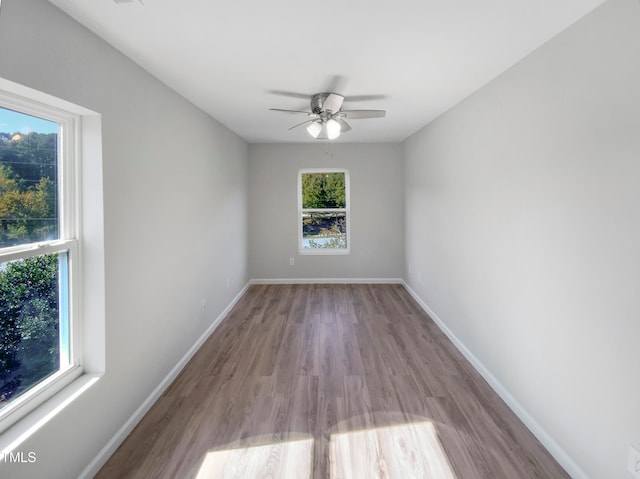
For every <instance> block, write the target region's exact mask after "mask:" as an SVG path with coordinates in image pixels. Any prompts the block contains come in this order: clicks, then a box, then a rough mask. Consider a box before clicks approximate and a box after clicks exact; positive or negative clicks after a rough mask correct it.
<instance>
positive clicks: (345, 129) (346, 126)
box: [336, 118, 351, 133]
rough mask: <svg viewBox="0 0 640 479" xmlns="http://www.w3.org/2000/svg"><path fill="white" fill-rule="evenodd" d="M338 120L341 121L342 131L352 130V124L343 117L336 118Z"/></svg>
mask: <svg viewBox="0 0 640 479" xmlns="http://www.w3.org/2000/svg"><path fill="white" fill-rule="evenodd" d="M336 121H337V122H338V123H340V131H341V132H342V133H344V132H346V131H349V130H351V126H350V125H349V123H347V122H346V121H344V120H343V119H342V118H336Z"/></svg>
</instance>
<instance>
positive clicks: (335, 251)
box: [297, 168, 351, 255]
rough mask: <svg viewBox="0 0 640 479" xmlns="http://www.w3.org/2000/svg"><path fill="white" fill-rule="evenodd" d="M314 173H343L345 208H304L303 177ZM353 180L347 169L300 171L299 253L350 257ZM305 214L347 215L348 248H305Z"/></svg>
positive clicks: (305, 169)
mask: <svg viewBox="0 0 640 479" xmlns="http://www.w3.org/2000/svg"><path fill="white" fill-rule="evenodd" d="M312 173H343V174H344V189H345V192H344V193H345V207H344V208H303V207H302V206H303V205H302V175H304V174H312ZM350 204H351V179H350V176H349V170H347V169H346V168H301V169H300V170H298V219H297V221H298V252H299V253H300V254H301V255H348V254H350V252H351V206H350ZM305 212H310V213H315V212H318V213H322V212H326V213H342V212H344V213H345V222H346V240H347V247H346V248H305V247H304V237H303V228H302V220H303V215H304V213H305Z"/></svg>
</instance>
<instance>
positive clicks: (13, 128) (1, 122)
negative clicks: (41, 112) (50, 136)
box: [0, 108, 58, 135]
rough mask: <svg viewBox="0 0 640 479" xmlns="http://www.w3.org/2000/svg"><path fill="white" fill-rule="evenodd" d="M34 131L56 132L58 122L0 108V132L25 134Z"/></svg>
mask: <svg viewBox="0 0 640 479" xmlns="http://www.w3.org/2000/svg"><path fill="white" fill-rule="evenodd" d="M34 131H35V132H36V133H58V124H57V123H55V122H52V121H49V120H43V119H41V118H36V117H35V116H30V115H24V114H22V113H18V112H15V111H11V110H7V109H5V108H0V132H3V133H22V134H23V135H27V134H29V133H31V132H34Z"/></svg>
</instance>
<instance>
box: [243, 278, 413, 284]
mask: <svg viewBox="0 0 640 479" xmlns="http://www.w3.org/2000/svg"><path fill="white" fill-rule="evenodd" d="M249 283H250V284H403V280H402V278H264V279H252V280H251V281H250V282H249Z"/></svg>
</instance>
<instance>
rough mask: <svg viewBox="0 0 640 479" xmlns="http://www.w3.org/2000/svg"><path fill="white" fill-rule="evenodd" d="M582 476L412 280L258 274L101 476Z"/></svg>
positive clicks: (108, 478)
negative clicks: (314, 279)
mask: <svg viewBox="0 0 640 479" xmlns="http://www.w3.org/2000/svg"><path fill="white" fill-rule="evenodd" d="M96 477H97V478H99V479H112V478H116V477H117V478H120V479H122V478H153V479H157V478H172V479H173V478H198V479H209V478H215V479H229V478H239V479H240V478H242V479H253V478H267V477H269V478H295V479H301V478H310V477H311V478H314V479H349V478H354V479H355V478H363V479H373V478H390V479H395V478H397V479H407V478H434V479H449V478H458V479H475V478H487V479H489V478H490V479H500V478H504V479H518V478H524V479H527V478H545V479H553V478H568V477H569V476H568V475H567V474H566V473H565V472H564V471H563V470H562V468H561V467H560V466H559V465H558V464H557V463H556V462H555V461H554V460H553V458H552V457H551V456H550V455H549V454H548V453H547V452H546V451H545V450H544V448H543V447H542V446H541V445H540V443H539V442H538V441H537V440H536V439H535V438H534V437H533V436H532V435H531V433H530V432H529V431H528V430H527V429H526V428H525V427H524V426H523V425H522V424H521V423H520V421H519V420H518V419H517V418H516V417H515V415H514V414H513V413H512V412H511V411H510V410H509V409H508V408H507V406H506V405H505V404H504V403H503V402H502V401H501V400H500V399H499V398H498V396H497V395H496V394H495V393H494V392H493V391H492V390H491V389H490V388H489V386H488V385H487V384H486V383H485V382H484V380H483V379H482V378H481V377H480V376H479V375H478V373H477V372H476V371H475V370H474V369H473V368H472V367H471V366H470V365H469V364H468V362H467V361H466V360H465V359H464V358H463V356H462V355H461V354H460V353H459V352H458V350H457V349H456V348H455V347H454V346H453V345H452V344H451V342H450V341H449V340H448V339H447V338H446V337H445V336H444V335H443V334H442V332H441V331H440V330H439V329H438V327H437V326H436V325H435V324H434V323H433V321H432V320H431V319H430V318H429V317H428V316H427V315H426V314H425V313H424V312H423V311H422V309H421V308H420V307H419V306H418V305H417V304H416V303H415V302H414V301H413V299H412V298H411V297H410V296H409V294H408V293H407V292H406V290H405V289H404V288H403V287H402V286H401V285H367V284H354V285H344V284H340V285H254V286H251V287H250V289H249V290H248V292H247V293H246V295H245V296H244V297H243V298H242V299H241V300H240V301H239V302H238V304H237V305H236V306H235V308H234V309H233V310H232V311H231V313H230V314H229V316H228V317H227V318H226V319H225V320H224V321H223V322H222V324H221V325H220V326H219V327H218V329H217V330H216V331H215V332H214V333H213V334H212V335H211V337H210V338H209V339H208V340H207V342H206V343H205V344H204V346H203V347H202V348H201V349H200V351H198V353H196V355H195V356H194V357H193V358H192V360H191V361H190V362H189V364H188V365H187V366H186V367H185V369H184V370H183V371H182V372H181V374H180V375H179V376H178V378H177V379H176V380H175V381H174V383H173V384H172V385H171V386H170V387H169V388H168V389H167V390H166V391H165V393H164V394H163V395H162V396H161V398H160V399H159V400H158V401H157V403H156V404H155V405H154V406H153V407H152V409H151V410H150V411H149V413H148V414H147V415H146V416H145V417H144V419H143V420H142V421H141V422H140V424H139V425H138V426H137V427H136V428H135V429H134V431H133V432H132V433H131V435H130V436H129V437H128V438H127V439H126V440H125V442H124V443H123V444H122V445H121V446H120V448H119V449H118V450H117V451H116V452H115V454H114V455H113V456H112V457H111V458H110V459H109V461H108V462H107V463H106V464H105V466H104V467H103V468H102V470H101V471H100V472H99V473H98V475H97V476H96Z"/></svg>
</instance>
